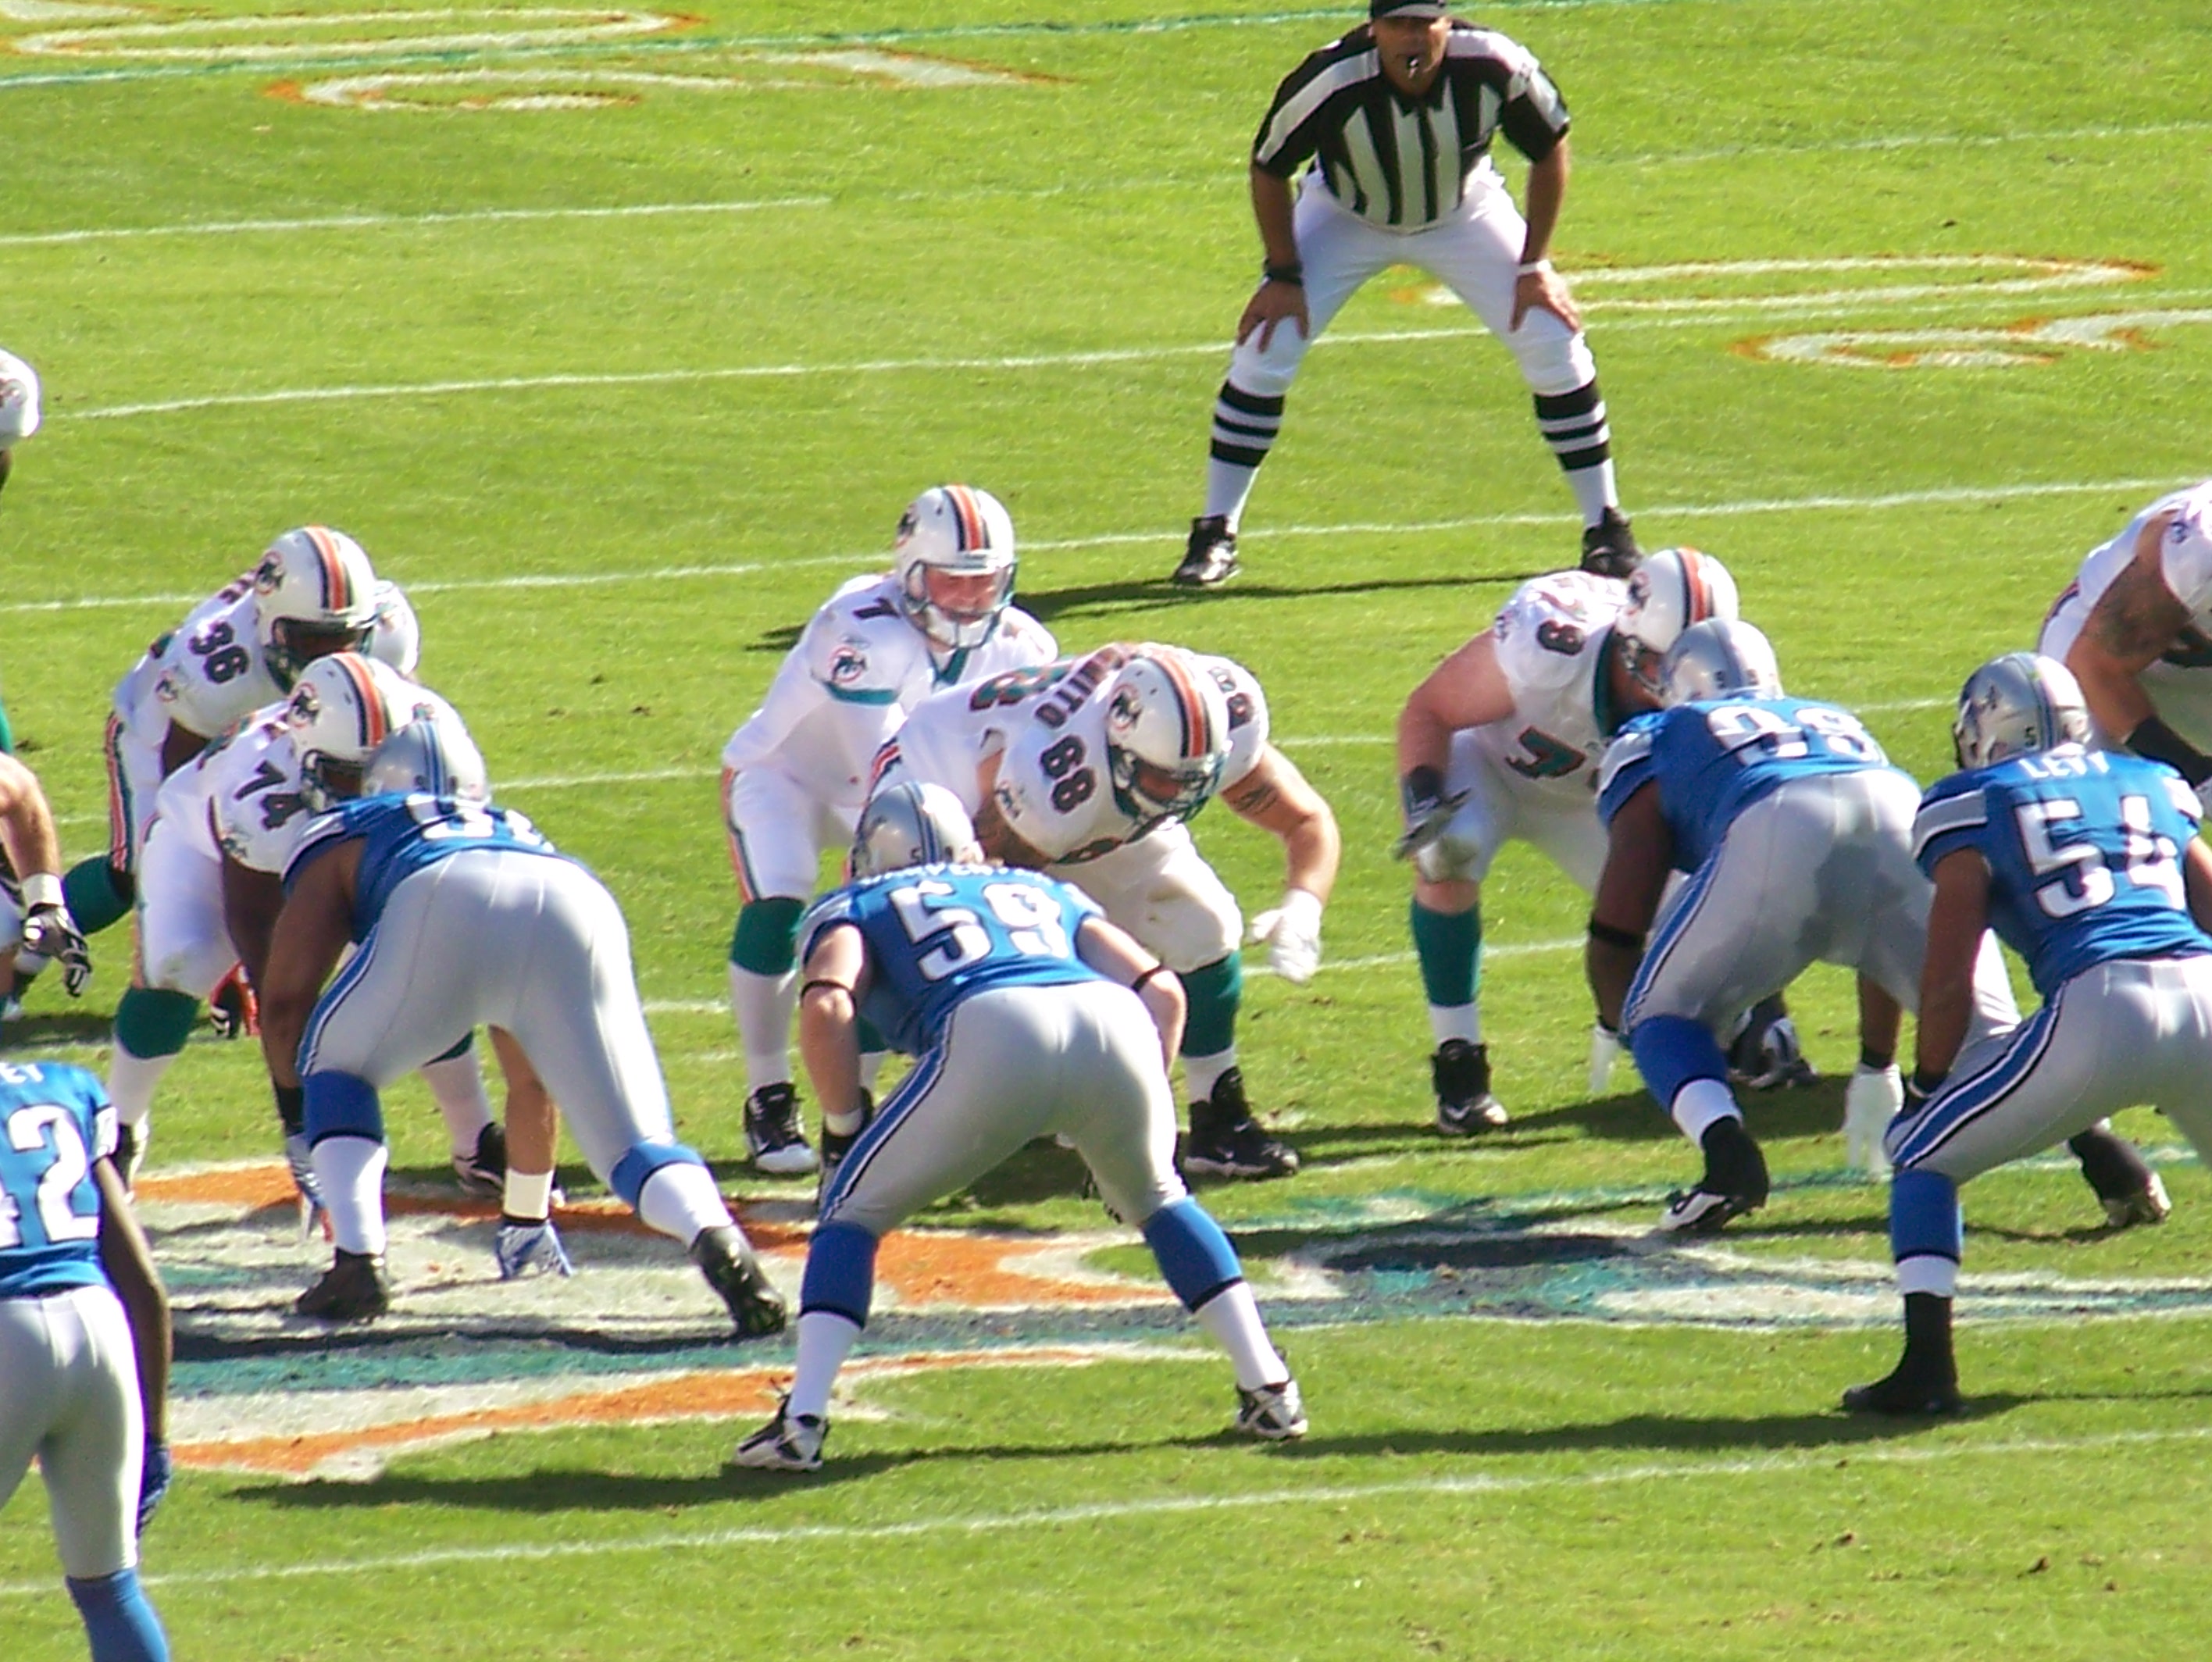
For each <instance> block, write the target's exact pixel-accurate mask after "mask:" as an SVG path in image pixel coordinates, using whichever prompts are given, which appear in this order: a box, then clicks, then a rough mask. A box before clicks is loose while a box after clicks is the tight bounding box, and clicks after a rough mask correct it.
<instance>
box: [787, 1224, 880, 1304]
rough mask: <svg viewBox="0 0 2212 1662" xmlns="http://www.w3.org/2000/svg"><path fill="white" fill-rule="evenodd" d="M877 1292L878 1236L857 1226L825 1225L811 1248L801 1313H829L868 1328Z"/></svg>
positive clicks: (801, 1286) (801, 1291)
mask: <svg viewBox="0 0 2212 1662" xmlns="http://www.w3.org/2000/svg"><path fill="white" fill-rule="evenodd" d="M875 1290H876V1235H875V1234H874V1232H873V1231H872V1230H868V1229H864V1228H861V1227H860V1225H859V1224H857V1223H842V1222H839V1223H824V1224H823V1225H821V1226H820V1227H819V1228H817V1229H816V1230H815V1231H814V1239H813V1242H812V1244H811V1246H809V1247H808V1248H807V1253H806V1273H805V1277H803V1278H802V1279H801V1280H800V1282H799V1314H801V1315H803V1316H804V1315H811V1314H813V1313H815V1312H816V1311H826V1312H828V1313H829V1314H831V1315H835V1316H842V1317H844V1318H845V1319H846V1320H848V1321H849V1322H851V1323H852V1324H853V1325H854V1326H855V1327H866V1325H868V1307H869V1305H870V1303H871V1302H872V1301H873V1299H874V1297H875Z"/></svg>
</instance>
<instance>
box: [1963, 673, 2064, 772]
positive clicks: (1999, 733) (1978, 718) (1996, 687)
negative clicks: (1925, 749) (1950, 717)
mask: <svg viewBox="0 0 2212 1662" xmlns="http://www.w3.org/2000/svg"><path fill="white" fill-rule="evenodd" d="M2088 737H2089V707H2088V705H2087V702H2086V701H2084V700H2083V699H2082V696H2081V683H2080V682H2077V681H2075V679H2074V672H2073V671H2072V670H2069V669H2068V668H2067V667H2066V666H2065V665H2064V664H2061V663H2060V662H2059V661H2058V660H2057V658H2045V657H2044V656H2043V655H2042V654H2041V653H2039V652H2007V653H2005V654H2004V655H2003V656H2002V657H2001V658H1991V659H1990V661H1989V662H1988V663H1986V664H1983V665H1982V667H1981V668H1980V669H1978V670H1975V671H1974V672H1973V674H1972V675H1970V676H1967V677H1966V685H1965V686H1964V687H1961V688H1960V689H1959V715H1958V719H1956V720H1955V721H1954V722H1953V723H1952V724H1951V743H1952V744H1953V745H1954V747H1955V748H1956V749H1957V750H1958V754H1959V766H1960V767H1989V766H1990V765H1991V764H1992V763H1995V762H2000V761H2007V760H2008V759H2010V758H2011V757H2014V756H2025V755H2033V754H2034V753H2035V752H2037V751H2038V750H2049V749H2054V748H2056V747H2057V746H2058V745H2061V744H2082V743H2087V741H2088Z"/></svg>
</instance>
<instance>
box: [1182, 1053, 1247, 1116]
mask: <svg viewBox="0 0 2212 1662" xmlns="http://www.w3.org/2000/svg"><path fill="white" fill-rule="evenodd" d="M1236 1065H1237V1046H1234V1045H1231V1046H1230V1047H1229V1048H1228V1049H1227V1050H1218V1051H1216V1052H1213V1054H1212V1055H1211V1056H1186V1057H1184V1058H1182V1078H1183V1083H1184V1085H1185V1086H1186V1087H1187V1088H1188V1090H1189V1091H1190V1100H1191V1101H1194V1102H1206V1101H1212V1097H1213V1088H1214V1086H1215V1085H1216V1084H1218V1083H1220V1079H1221V1076H1222V1075H1223V1074H1225V1073H1226V1072H1228V1071H1229V1070H1230V1069H1231V1068H1233V1067H1235V1066H1236Z"/></svg>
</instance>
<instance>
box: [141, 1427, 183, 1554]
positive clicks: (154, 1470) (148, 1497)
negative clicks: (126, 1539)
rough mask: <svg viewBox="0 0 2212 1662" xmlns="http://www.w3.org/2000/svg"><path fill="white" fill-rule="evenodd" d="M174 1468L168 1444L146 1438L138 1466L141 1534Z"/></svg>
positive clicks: (166, 1491) (151, 1519) (163, 1493)
mask: <svg viewBox="0 0 2212 1662" xmlns="http://www.w3.org/2000/svg"><path fill="white" fill-rule="evenodd" d="M174 1471H175V1468H174V1467H173V1465H171V1464H170V1460H169V1446H168V1444H167V1443H157V1442H155V1441H154V1440H153V1439H152V1438H150V1437H149V1438H148V1439H147V1440H146V1453H145V1458H144V1459H143V1460H141V1461H140V1463H139V1466H138V1532H139V1533H140V1534H141V1535H143V1534H144V1533H145V1532H146V1526H147V1525H149V1524H150V1523H152V1522H153V1521H154V1512H155V1508H156V1507H159V1506H160V1505H161V1497H162V1496H163V1495H167V1493H168V1492H169V1479H170V1477H172V1476H173V1474H174Z"/></svg>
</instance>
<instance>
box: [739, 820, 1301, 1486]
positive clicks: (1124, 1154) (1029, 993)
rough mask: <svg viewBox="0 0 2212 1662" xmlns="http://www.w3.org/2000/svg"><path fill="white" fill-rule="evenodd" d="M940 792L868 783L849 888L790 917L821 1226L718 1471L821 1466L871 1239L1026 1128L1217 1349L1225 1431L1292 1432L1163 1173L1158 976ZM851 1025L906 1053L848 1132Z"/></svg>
mask: <svg viewBox="0 0 2212 1662" xmlns="http://www.w3.org/2000/svg"><path fill="white" fill-rule="evenodd" d="M980 862H981V849H980V847H978V846H977V845H976V841H975V828H974V827H973V826H972V825H971V824H970V823H969V819H968V816H967V813H966V811H965V810H963V808H962V807H961V804H960V802H959V799H958V798H956V797H955V796H953V794H952V793H951V792H950V791H948V790H946V789H945V787H943V786H938V785H933V784H925V783H921V782H916V781H911V780H909V781H907V782H905V783H902V784H897V785H893V786H888V787H886V788H884V789H883V790H881V791H879V792H877V794H876V795H875V796H874V797H873V798H872V799H871V800H870V802H869V804H868V806H867V807H866V810H863V811H862V813H861V815H860V822H859V828H858V830H857V832H856V834H855V840H854V845H853V872H854V879H855V881H854V883H852V884H851V885H850V886H849V887H848V888H845V889H839V890H838V891H836V893H835V894H833V895H828V896H827V897H825V898H824V899H823V900H822V901H819V902H817V904H816V906H815V907H814V908H813V910H812V911H811V913H809V914H808V915H807V917H806V919H805V920H804V922H803V923H802V925H801V926H800V931H799V938H800V942H801V944H802V953H803V960H802V961H803V962H804V963H805V974H806V981H805V986H804V987H803V988H802V989H801V991H800V995H799V1045H800V1049H801V1051H802V1052H803V1053H804V1055H805V1060H806V1068H807V1072H808V1074H809V1075H810V1076H811V1078H812V1079H813V1082H814V1087H815V1093H816V1095H817V1099H818V1100H819V1101H821V1103H822V1105H823V1124H824V1125H825V1126H826V1127H829V1130H830V1131H833V1132H836V1134H837V1135H838V1136H839V1137H840V1140H841V1142H842V1141H843V1140H845V1139H850V1140H849V1145H848V1146H847V1147H845V1148H844V1149H842V1153H841V1152H839V1151H838V1149H836V1147H835V1146H834V1145H832V1144H831V1142H830V1137H829V1135H825V1136H824V1137H823V1143H824V1158H825V1162H826V1161H827V1160H828V1159H829V1156H831V1155H832V1154H836V1155H837V1164H836V1170H835V1172H834V1174H831V1175H829V1177H828V1178H827V1179H826V1180H825V1183H824V1186H823V1202H822V1208H821V1220H820V1222H818V1223H817V1224H816V1226H815V1229H814V1239H813V1243H812V1245H811V1247H810V1249H809V1250H808V1253H807V1255H806V1276H805V1282H804V1283H803V1285H802V1287H801V1289H800V1294H799V1364H798V1370H797V1372H796V1374H795V1375H794V1376H793V1380H792V1385H791V1393H790V1395H788V1396H787V1397H786V1398H784V1401H783V1404H782V1405H781V1408H780V1409H779V1410H777V1412H776V1416H775V1419H773V1420H771V1421H769V1423H768V1424H767V1425H765V1426H763V1427H762V1428H761V1429H760V1430H758V1431H757V1432H755V1433H754V1434H753V1435H751V1436H750V1437H748V1438H746V1439H745V1440H744V1441H743V1442H742V1443H740V1444H738V1448H737V1452H736V1453H735V1454H733V1455H732V1457H731V1459H732V1464H734V1465H741V1466H757V1467H760V1468H763V1469H765V1470H769V1471H813V1470H815V1469H816V1468H817V1467H818V1466H819V1465H821V1464H822V1441H823V1435H824V1433H825V1431H826V1430H827V1427H828V1420H827V1416H828V1412H829V1390H830V1386H832V1384H834V1383H835V1381H836V1377H837V1370H838V1369H839V1368H841V1367H842V1366H843V1364H844V1360H845V1356H846V1355H847V1353H848V1351H849V1350H851V1349H852V1347H853V1344H854V1341H855V1340H856V1339H858V1338H859V1337H860V1330H861V1329H862V1327H864V1326H865V1325H866V1323H867V1319H868V1307H869V1304H870V1302H871V1301H872V1296H873V1293H874V1287H875V1268H876V1246H877V1243H878V1241H880V1240H882V1239H883V1237H884V1234H886V1233H888V1232H889V1231H890V1230H891V1229H893V1228H896V1227H897V1226H898V1225H899V1224H900V1223H901V1222H904V1221H905V1220H906V1219H907V1218H908V1217H909V1216H912V1215H913V1214H914V1213H915V1211H917V1210H920V1209H921V1207H923V1206H925V1205H927V1204H929V1203H930V1202H931V1201H933V1200H935V1199H938V1198H941V1197H943V1196H945V1195H948V1194H952V1193H955V1192H958V1191H959V1190H961V1189H963V1188H965V1187H966V1186H968V1185H969V1184H970V1183H972V1182H974V1181H975V1180H976V1179H977V1178H979V1177H981V1176H982V1175H983V1174H984V1173H986V1172H987V1171H989V1170H990V1169H991V1168H993V1167H994V1166H996V1165H998V1164H999V1163H1000V1162H1002V1161H1004V1160H1005V1159H1006V1158H1007V1157H1008V1156H1011V1155H1012V1154H1013V1153H1014V1152H1015V1150H1017V1149H1020V1148H1021V1147H1022V1146H1023V1145H1024V1144H1025V1143H1028V1142H1030V1140H1031V1139H1032V1138H1034V1137H1042V1136H1051V1135H1054V1134H1058V1135H1060V1136H1063V1137H1066V1138H1067V1139H1068V1140H1070V1141H1071V1142H1072V1143H1073V1144H1074V1145H1075V1148H1076V1149H1077V1151H1078V1152H1079V1153H1080V1154H1081V1155H1082V1156H1083V1159H1084V1162H1085V1164H1086V1165H1088V1166H1089V1167H1090V1168H1091V1176H1092V1177H1093V1178H1094V1179H1095V1180H1097V1185H1098V1192H1099V1194H1100V1196H1101V1197H1102V1198H1103V1199H1104V1201H1105V1203H1106V1204H1107V1206H1108V1207H1109V1209H1110V1210H1112V1211H1113V1213H1114V1215H1115V1216H1117V1217H1119V1218H1121V1219H1123V1220H1125V1221H1126V1222H1129V1223H1132V1224H1133V1225H1135V1226H1136V1227H1137V1228H1139V1229H1141V1230H1142V1231H1143V1232H1144V1236H1145V1240H1146V1244H1147V1245H1148V1246H1151V1247H1152V1255H1153V1256H1154V1257H1155V1258H1156V1259H1158V1261H1159V1266H1160V1271H1161V1273H1162V1274H1163V1275H1164V1276H1165V1277H1167V1282H1168V1284H1169V1285H1170V1287H1172V1288H1173V1289H1175V1293H1176V1297H1177V1298H1179V1299H1180V1300H1181V1301H1182V1304H1183V1307H1185V1308H1186V1309H1188V1310H1189V1311H1190V1312H1191V1313H1193V1314H1194V1315H1195V1316H1196V1317H1197V1318H1198V1319H1199V1322H1200V1325H1203V1326H1204V1327H1205V1328H1206V1331H1207V1332H1208V1333H1210V1334H1211V1335H1212V1337H1214V1338H1215V1339H1216V1340H1217V1341H1218V1342H1219V1344H1221V1346H1222V1348H1223V1349H1224V1350H1226V1351H1227V1352H1228V1353H1229V1356H1230V1360H1231V1362H1232V1364H1233V1365H1234V1367H1235V1369H1236V1374H1237V1394H1238V1399H1239V1400H1238V1409H1237V1422H1236V1423H1237V1429H1238V1430H1240V1431H1243V1432H1245V1433H1248V1434H1249V1435H1254V1436H1259V1437H1265V1438H1269V1439H1282V1438H1289V1437H1297V1436H1302V1435H1304V1432H1305V1428H1306V1420H1305V1411H1304V1407H1303V1406H1302V1405H1301V1403H1300V1401H1299V1397H1298V1387H1297V1384H1296V1382H1295V1381H1294V1380H1292V1379H1291V1370H1290V1369H1289V1368H1287V1367H1286V1366H1285V1364H1284V1362H1283V1359H1282V1357H1281V1356H1280V1355H1279V1354H1278V1353H1277V1351H1276V1350H1275V1347H1274V1345H1273V1343H1272V1342H1270V1340H1269V1339H1268V1337H1267V1328H1266V1326H1265V1325H1263V1324H1262V1323H1261V1319H1260V1309H1259V1306H1258V1304H1257V1303H1256V1302H1255V1301H1254V1299H1253V1297H1252V1289H1250V1288H1249V1286H1247V1285H1246V1284H1245V1282H1244V1272H1243V1266H1242V1265H1239V1263H1238V1262H1237V1253H1236V1249H1235V1248H1234V1247H1232V1246H1231V1245H1230V1244H1229V1239H1228V1237H1227V1236H1226V1235H1225V1234H1222V1232H1221V1228H1220V1226H1219V1225H1218V1224H1216V1223H1215V1222H1214V1221H1213V1220H1212V1218H1211V1217H1209V1216H1207V1215H1206V1212H1205V1211H1204V1210H1203V1209H1201V1208H1200V1205H1199V1204H1198V1203H1197V1202H1196V1201H1195V1200H1193V1199H1192V1198H1190V1196H1189V1194H1188V1192H1186V1191H1185V1189H1184V1188H1183V1186H1182V1180H1181V1179H1180V1178H1178V1177H1177V1176H1176V1171H1175V1164H1174V1153H1175V1132H1176V1110H1175V1096H1174V1093H1173V1091H1172V1089H1171V1088H1170V1085H1169V1083H1168V1071H1167V1070H1168V1058H1170V1057H1171V1056H1173V1055H1174V1054H1175V1052H1176V1040H1178V1038H1179V1037H1180V1036H1181V1032H1182V1015H1183V998H1182V987H1181V986H1180V984H1179V983H1178V982H1177V980H1176V977H1175V975H1174V974H1173V973H1172V972H1171V971H1170V970H1169V969H1168V968H1167V967H1165V966H1164V965H1163V964H1161V963H1160V962H1159V961H1158V960H1156V959H1154V958H1153V956H1152V954H1150V953H1149V952H1147V951H1146V950H1145V949H1144V948H1142V947H1140V946H1139V945H1138V944H1137V943H1136V942H1135V941H1134V940H1133V939H1132V938H1131V937H1129V936H1128V935H1127V934H1125V933H1123V932H1122V931H1121V930H1119V929H1116V928H1115V926H1114V925H1111V924H1109V923H1108V922H1107V921H1106V919H1105V918H1104V917H1103V915H1102V914H1101V913H1100V912H1099V910H1098V908H1097V906H1096V905H1094V904H1093V903H1092V902H1091V900H1090V899H1089V897H1088V896H1086V895H1084V894H1083V893H1082V892H1081V891H1080V890H1079V889H1073V888H1072V887H1070V886H1069V885H1067V884H1066V883H1059V882H1056V881H1054V879H1052V878H1050V877H1047V876H1043V875H1042V874H1041V873H1038V872H1035V871H1028V870H1017V869H1014V868H1011V867H1006V866H990V865H984V864H981V863H980ZM862 1018H865V1019H866V1021H867V1022H870V1023H871V1024H872V1025H873V1026H874V1028H876V1030H877V1031H878V1032H879V1033H882V1034H884V1035H885V1036H886V1037H887V1038H889V1039H890V1041H891V1043H892V1044H894V1045H895V1046H897V1047H898V1048H899V1049H901V1050H903V1051H906V1052H908V1053H910V1054H912V1055H914V1056H915V1057H916V1058H918V1059H917V1060H916V1062H915V1068H914V1071H913V1072H912V1073H910V1074H908V1076H907V1077H906V1078H905V1079H904V1080H903V1081H902V1083H900V1085H899V1087H898V1089H896V1090H895V1091H894V1092H892V1093H891V1095H890V1096H889V1097H888V1098H887V1099H885V1101H884V1104H883V1107H881V1109H880V1110H878V1112H877V1113H876V1114H875V1115H874V1117H873V1119H872V1120H870V1121H868V1122H867V1123H866V1126H865V1129H862V1125H861V1122H862V1114H863V1113H864V1110H863V1108H862V1107H861V1098H860V1048H859V1045H858V1043H857V1040H856V1038H855V1034H856V1029H857V1026H858V1023H859V1022H860V1020H861V1019H862Z"/></svg>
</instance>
